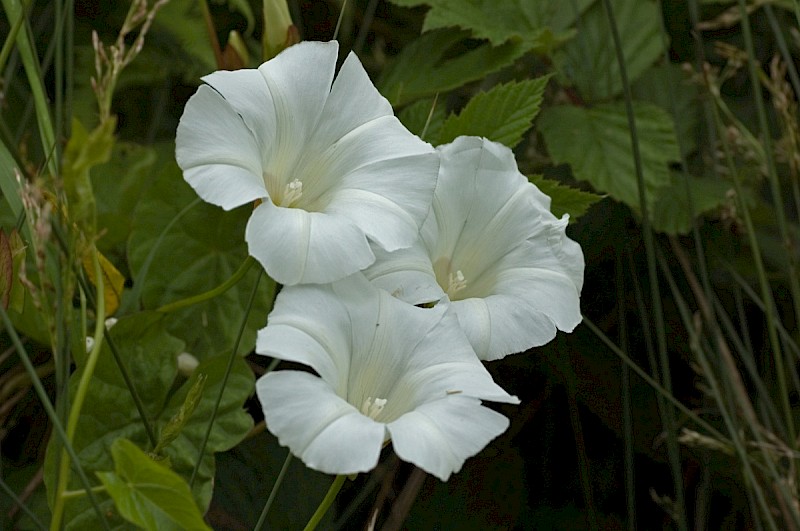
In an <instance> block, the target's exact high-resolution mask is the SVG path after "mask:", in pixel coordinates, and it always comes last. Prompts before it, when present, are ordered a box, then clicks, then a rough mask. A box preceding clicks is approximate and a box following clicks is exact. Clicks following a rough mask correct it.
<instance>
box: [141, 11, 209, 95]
mask: <svg viewBox="0 0 800 531" xmlns="http://www.w3.org/2000/svg"><path fill="white" fill-rule="evenodd" d="M155 26H156V28H157V29H162V30H164V33H165V34H166V35H168V36H169V37H170V38H171V39H173V40H174V44H177V47H178V48H180V49H181V50H182V51H183V52H184V53H188V54H189V55H190V57H191V59H192V60H193V61H194V62H195V63H196V64H197V67H198V69H199V70H200V72H203V73H208V72H212V71H214V70H216V69H217V62H216V60H215V59H214V50H213V49H212V48H211V43H210V42H209V40H208V31H207V30H206V23H205V19H204V18H203V9H202V6H201V3H200V2H196V1H194V0H172V1H170V2H167V3H166V4H165V5H164V6H163V7H162V8H161V9H160V10H159V12H158V15H157V16H156V20H155ZM174 44H173V47H174ZM147 48H148V49H152V48H157V47H156V46H148V47H147ZM171 53H172V52H171V51H170V52H169V53H168V56H169V55H170V54H171ZM163 59H167V57H163ZM142 63H144V58H142V61H140V62H139V64H140V66H143V65H142ZM134 64H135V63H134ZM150 71H152V68H147V72H150ZM148 81H151V80H149V79H148Z"/></svg>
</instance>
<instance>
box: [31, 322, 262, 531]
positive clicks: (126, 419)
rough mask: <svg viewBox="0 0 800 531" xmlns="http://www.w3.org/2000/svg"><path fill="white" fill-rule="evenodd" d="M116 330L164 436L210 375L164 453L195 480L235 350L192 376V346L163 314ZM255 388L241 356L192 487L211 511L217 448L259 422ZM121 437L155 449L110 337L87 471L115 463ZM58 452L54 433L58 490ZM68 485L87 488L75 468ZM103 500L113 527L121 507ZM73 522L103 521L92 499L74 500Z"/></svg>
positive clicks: (82, 451) (49, 468) (88, 408)
mask: <svg viewBox="0 0 800 531" xmlns="http://www.w3.org/2000/svg"><path fill="white" fill-rule="evenodd" d="M109 334H110V336H111V338H112V340H113V341H114V344H115V345H116V346H117V348H118V350H119V354H120V357H121V358H122V359H123V360H124V363H125V366H126V368H127V371H128V373H129V374H130V376H131V378H132V379H133V382H134V384H135V387H136V390H137V392H138V395H139V396H140V398H141V400H142V402H143V406H144V409H145V411H146V413H147V418H148V419H149V420H150V422H151V424H152V426H153V429H154V431H155V435H156V437H158V436H159V434H160V433H161V431H162V430H163V429H164V428H165V426H166V425H167V424H168V423H169V422H170V419H172V418H173V417H174V416H175V415H176V414H178V412H179V411H180V410H181V407H182V406H183V404H184V403H185V401H186V396H187V393H188V392H189V390H190V389H191V388H192V387H194V385H195V382H196V381H197V380H198V379H199V378H201V375H205V377H206V383H205V386H204V387H203V394H202V396H201V398H200V400H199V402H198V403H197V406H196V408H195V410H194V412H193V413H192V415H191V416H190V417H189V419H188V420H187V421H186V423H185V424H184V426H183V429H182V430H181V431H180V433H179V434H178V435H177V437H175V439H174V440H173V441H172V442H171V443H170V444H168V445H167V446H165V447H164V448H163V449H162V455H164V456H165V457H166V458H167V460H168V461H169V463H170V464H171V467H172V470H173V471H174V472H176V473H177V474H179V475H180V476H181V477H183V478H184V479H188V478H189V477H190V476H191V473H192V470H193V468H194V465H195V463H196V462H197V457H198V455H199V451H200V445H201V444H202V440H203V437H204V435H205V431H206V427H207V423H208V420H209V419H210V417H211V414H212V411H213V408H214V403H215V401H216V399H217V396H218V394H219V391H220V386H221V382H222V378H223V375H224V372H225V368H226V366H227V363H228V358H229V357H228V355H221V356H217V357H215V358H209V359H207V360H204V361H202V362H201V363H200V365H199V366H198V368H197V369H196V370H195V372H194V373H193V374H192V377H191V378H189V380H185V379H184V378H183V377H181V376H179V374H178V370H177V357H178V355H179V354H180V353H181V352H183V351H184V347H185V345H184V343H183V341H181V340H179V339H178V338H176V337H174V336H172V335H170V334H169V333H168V332H167V330H166V327H165V323H164V317H163V316H162V315H160V314H157V313H155V312H142V313H138V314H135V315H131V316H126V317H122V318H120V319H119V321H118V322H117V323H116V324H115V325H114V327H113V328H111V330H109ZM77 361H79V362H81V363H80V364H79V366H78V370H77V371H76V372H75V373H74V374H73V375H72V377H71V378H70V393H71V394H72V395H73V396H74V393H75V390H76V388H77V384H78V381H79V379H80V377H81V375H82V374H83V370H84V366H83V364H82V363H83V361H82V360H80V359H78V360H77ZM253 386H254V378H253V374H252V371H251V370H250V369H249V367H248V366H247V364H246V363H244V361H242V360H241V359H239V358H237V359H236V360H235V363H234V365H233V371H232V373H231V376H230V379H229V381H228V385H227V387H226V390H225V394H224V395H223V399H222V402H221V405H220V408H219V410H218V412H217V419H216V422H215V424H214V428H213V430H212V432H211V437H210V438H209V441H208V446H207V448H206V453H205V455H204V457H203V460H202V461H201V466H200V469H199V472H198V475H197V479H196V481H195V484H194V488H193V490H192V492H193V496H194V499H195V501H196V503H197V504H198V505H199V506H200V507H201V509H203V510H205V508H207V507H208V504H209V502H210V500H211V491H212V478H213V474H214V453H215V452H221V451H225V450H227V449H229V448H231V447H233V446H235V445H236V444H238V443H239V441H241V440H242V438H243V437H244V436H245V435H246V434H247V433H248V431H249V430H250V428H251V427H252V425H253V420H252V418H251V417H250V416H249V415H248V414H247V413H246V412H245V411H244V409H243V408H242V405H243V404H244V401H245V400H246V399H247V397H248V396H249V395H250V394H251V393H252V391H253ZM173 387H176V388H173ZM120 438H126V439H130V440H131V441H133V442H134V443H135V444H137V445H138V446H139V447H141V448H143V449H145V450H147V449H152V448H151V447H150V444H149V440H148V437H147V435H146V432H145V429H144V425H143V424H142V422H141V419H140V417H139V414H138V412H137V409H136V407H135V404H134V402H133V399H132V397H131V394H130V392H129V390H128V388H127V387H126V385H125V382H124V380H123V378H122V376H121V374H120V370H119V368H118V366H117V364H116V363H115V361H114V358H113V355H112V353H111V351H110V350H109V348H108V345H107V343H104V344H103V349H102V351H101V353H100V357H99V359H98V362H97V366H96V367H95V372H94V374H93V377H92V380H91V383H90V384H89V387H88V391H87V395H86V401H85V404H84V407H83V410H82V412H81V416H80V419H79V421H78V428H77V430H76V434H75V439H74V441H73V445H74V447H75V451H76V452H77V453H78V456H79V457H80V459H81V463H82V464H83V467H84V469H85V470H86V472H87V475H89V476H90V477H92V473H93V472H103V471H108V470H112V469H114V466H113V462H112V456H111V453H110V448H111V446H112V444H113V443H114V441H116V440H117V439H120ZM55 452H60V447H59V445H58V444H57V440H56V439H55V438H53V439H51V442H50V444H49V446H48V449H47V457H46V459H45V483H46V484H47V486H48V489H49V492H51V493H52V487H53V483H52V482H53V475H54V473H55V471H56V467H55V459H54V457H55V455H56V453H55ZM68 488H69V489H79V488H81V487H80V483H79V482H78V480H77V479H76V478H75V477H74V474H73V475H72V477H71V478H70V485H69V486H68ZM102 506H103V508H104V509H105V510H107V511H108V514H109V519H110V521H111V522H112V525H118V524H119V523H121V522H122V520H121V518H120V517H119V515H118V514H117V513H116V512H115V511H114V510H113V503H112V502H111V500H105V501H104V502H102ZM65 521H66V522H67V528H68V529H95V528H96V526H97V521H96V519H95V516H94V512H93V511H92V508H91V506H90V505H89V503H88V501H87V500H86V499H85V497H81V498H75V499H73V500H70V501H69V502H67V504H66V507H65Z"/></svg>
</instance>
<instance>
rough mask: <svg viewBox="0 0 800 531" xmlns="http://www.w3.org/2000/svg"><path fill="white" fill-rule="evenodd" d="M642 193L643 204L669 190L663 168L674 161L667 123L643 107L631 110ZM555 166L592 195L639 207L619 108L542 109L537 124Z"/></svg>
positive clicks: (657, 111)
mask: <svg viewBox="0 0 800 531" xmlns="http://www.w3.org/2000/svg"><path fill="white" fill-rule="evenodd" d="M634 114H635V117H636V127H637V131H638V138H639V149H640V152H641V156H642V166H643V168H642V170H643V174H644V184H645V193H646V197H647V198H648V201H649V202H652V200H653V199H654V198H655V197H656V195H657V194H656V191H657V190H658V189H659V188H662V187H664V186H668V185H669V184H670V182H671V181H670V174H669V166H668V165H669V163H670V162H674V161H677V160H679V158H680V156H679V152H678V141H677V139H676V137H675V128H674V125H673V123H672V119H671V118H670V117H669V115H668V114H667V113H666V111H664V110H663V109H661V108H659V107H656V106H654V105H651V104H648V103H636V104H635V105H634ZM537 125H538V127H539V130H540V131H541V132H542V135H543V136H544V140H545V143H546V144H547V149H548V151H549V153H550V156H551V157H552V159H553V161H554V162H555V163H556V164H563V163H566V164H569V165H570V166H571V167H572V172H573V174H574V175H575V177H576V178H577V179H579V180H581V181H587V182H589V183H590V184H591V185H592V186H593V187H594V188H595V189H597V190H599V191H602V192H608V194H609V195H610V196H611V197H613V198H614V199H617V200H619V201H622V202H623V203H626V204H627V205H629V206H631V207H634V208H638V207H639V192H638V184H637V177H636V170H635V167H634V160H633V150H632V147H631V146H632V144H631V133H630V130H629V129H628V119H627V115H626V112H625V106H624V105H623V104H617V103H613V104H605V105H598V106H597V107H592V108H584V107H575V106H571V105H562V106H558V107H552V108H549V109H546V110H545V111H544V112H543V113H542V115H541V116H540V117H539V119H538V121H537Z"/></svg>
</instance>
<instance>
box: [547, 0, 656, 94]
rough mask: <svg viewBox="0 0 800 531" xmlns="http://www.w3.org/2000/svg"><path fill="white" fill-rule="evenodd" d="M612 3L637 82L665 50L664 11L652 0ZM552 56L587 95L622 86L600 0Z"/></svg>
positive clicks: (618, 90)
mask: <svg viewBox="0 0 800 531" xmlns="http://www.w3.org/2000/svg"><path fill="white" fill-rule="evenodd" d="M612 5H613V8H614V15H615V17H616V21H617V25H618V28H619V33H620V38H621V40H622V47H623V48H622V49H623V54H624V56H625V67H626V70H627V73H628V79H629V80H630V81H631V82H633V81H635V80H636V79H638V78H639V77H640V76H641V75H642V74H643V73H644V72H645V71H646V70H647V69H648V68H650V66H652V64H653V63H654V62H655V61H656V60H658V59H659V58H660V57H662V56H663V53H664V46H663V41H662V36H661V27H660V22H659V18H660V14H659V12H658V7H657V6H656V4H655V2H651V1H650V0H612ZM553 59H554V61H555V63H556V65H557V66H558V69H559V70H560V71H561V73H562V74H564V75H565V76H566V77H567V78H569V80H570V81H571V82H572V83H574V84H575V86H576V87H577V88H578V91H579V92H580V94H581V95H582V96H583V98H584V99H586V100H588V101H598V100H605V99H608V98H611V97H613V96H617V95H619V94H620V93H621V92H622V78H621V77H620V70H619V64H618V63H617V56H616V52H615V51H614V42H613V40H612V39H611V29H610V27H609V25H608V17H607V15H606V12H605V10H604V8H603V5H602V2H597V3H595V4H594V5H592V6H591V7H590V8H589V9H588V10H587V11H586V13H585V14H584V15H583V16H582V17H581V19H580V31H578V33H577V35H576V36H575V38H574V39H572V40H571V41H569V42H568V43H567V44H566V45H565V46H564V47H563V48H561V49H560V50H559V51H558V52H556V53H555V54H554V56H553Z"/></svg>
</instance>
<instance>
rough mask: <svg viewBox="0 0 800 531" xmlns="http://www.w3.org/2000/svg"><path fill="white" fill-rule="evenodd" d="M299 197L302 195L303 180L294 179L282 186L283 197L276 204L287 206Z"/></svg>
mask: <svg viewBox="0 0 800 531" xmlns="http://www.w3.org/2000/svg"><path fill="white" fill-rule="evenodd" d="M301 197H303V181H301V180H300V179H295V180H293V181H292V182H290V183H289V184H287V185H286V187H284V189H283V199H282V200H281V202H280V205H278V206H282V207H286V208H288V207H290V206H292V204H293V203H295V202H296V201H297V200H298V199H300V198H301Z"/></svg>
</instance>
